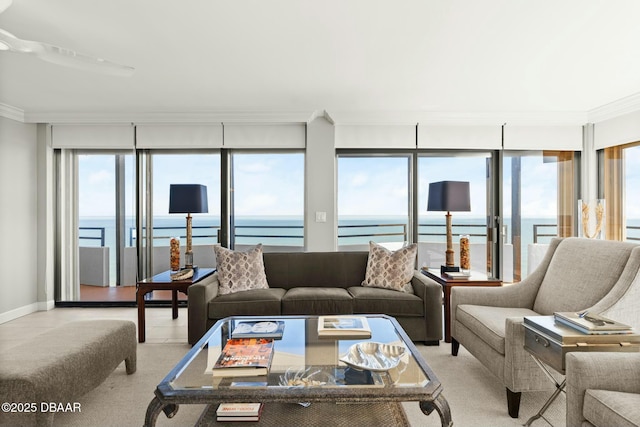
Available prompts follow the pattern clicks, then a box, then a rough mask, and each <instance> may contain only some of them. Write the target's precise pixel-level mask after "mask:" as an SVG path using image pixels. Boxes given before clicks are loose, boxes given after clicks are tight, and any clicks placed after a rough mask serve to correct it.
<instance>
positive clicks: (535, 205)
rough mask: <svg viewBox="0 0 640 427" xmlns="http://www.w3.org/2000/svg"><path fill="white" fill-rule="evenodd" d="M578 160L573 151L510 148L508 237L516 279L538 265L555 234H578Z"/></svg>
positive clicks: (506, 155) (506, 169)
mask: <svg viewBox="0 0 640 427" xmlns="http://www.w3.org/2000/svg"><path fill="white" fill-rule="evenodd" d="M576 160H577V159H576V155H575V153H574V152H570V151H522V152H515V151H512V152H509V151H507V152H505V153H504V168H503V189H502V192H503V230H502V236H503V239H504V242H505V257H506V258H505V269H506V268H511V269H512V271H513V281H515V282H518V281H520V280H522V279H523V278H525V277H526V276H527V275H529V274H530V273H531V272H532V271H533V270H534V269H535V268H536V267H537V265H538V264H539V262H540V261H541V259H542V257H543V256H544V254H545V252H546V250H547V245H548V243H549V241H550V240H551V238H553V237H556V236H558V237H569V236H573V235H575V230H576V224H575V221H574V218H575V215H576V213H577V191H576V184H575V183H576V182H578V179H577V171H576ZM509 259H510V261H509ZM509 264H510V265H509Z"/></svg>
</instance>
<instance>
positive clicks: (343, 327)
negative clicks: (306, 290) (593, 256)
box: [318, 315, 371, 339]
mask: <svg viewBox="0 0 640 427" xmlns="http://www.w3.org/2000/svg"><path fill="white" fill-rule="evenodd" d="M318 337H320V338H338V339H340V338H342V339H355V338H371V328H370V327H369V322H367V318H366V317H364V316H344V315H343V316H319V317H318Z"/></svg>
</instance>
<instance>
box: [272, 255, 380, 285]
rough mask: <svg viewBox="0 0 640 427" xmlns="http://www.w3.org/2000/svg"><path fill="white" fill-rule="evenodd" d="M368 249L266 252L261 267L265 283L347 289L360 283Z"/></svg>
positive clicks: (365, 265)
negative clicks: (365, 250)
mask: <svg viewBox="0 0 640 427" xmlns="http://www.w3.org/2000/svg"><path fill="white" fill-rule="evenodd" d="M368 256H369V253H368V252H360V251H358V252H268V253H265V254H264V269H265V272H266V274H267V281H268V282H269V286H272V287H274V288H284V289H291V288H295V287H296V286H306V287H320V288H345V289H346V288H348V287H349V286H358V285H360V283H362V279H363V278H364V274H365V272H366V270H367V257H368Z"/></svg>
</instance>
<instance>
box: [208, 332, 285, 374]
mask: <svg viewBox="0 0 640 427" xmlns="http://www.w3.org/2000/svg"><path fill="white" fill-rule="evenodd" d="M272 358H273V340H272V339H267V338H232V339H230V340H228V341H227V343H226V344H225V346H224V348H223V349H222V352H221V353H220V356H218V359H217V360H216V362H215V364H214V365H213V368H212V369H211V372H212V373H213V376H214V377H242V376H255V375H267V373H268V372H269V367H270V365H271V359H272Z"/></svg>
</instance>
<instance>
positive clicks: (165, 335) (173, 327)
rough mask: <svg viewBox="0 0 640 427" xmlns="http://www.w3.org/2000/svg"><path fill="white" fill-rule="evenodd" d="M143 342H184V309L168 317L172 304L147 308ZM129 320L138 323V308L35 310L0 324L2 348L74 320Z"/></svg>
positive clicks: (185, 324) (185, 340)
mask: <svg viewBox="0 0 640 427" xmlns="http://www.w3.org/2000/svg"><path fill="white" fill-rule="evenodd" d="M145 315H146V316H145V319H146V342H148V343H165V342H175V343H186V342H187V309H186V308H180V309H179V314H178V318H177V319H172V318H171V307H148V308H147V309H146V312H145ZM105 318H107V319H128V320H132V321H133V322H135V323H136V325H137V323H138V310H137V308H135V307H130V308H120V307H116V308H111V307H109V308H67V307H65V308H54V309H53V310H50V311H38V312H36V313H32V314H29V315H26V316H22V317H19V318H17V319H14V320H11V321H9V322H5V323H3V324H0V343H1V344H0V345H1V346H2V349H3V350H4V349H8V348H11V347H14V346H16V345H18V344H20V343H22V342H24V341H27V340H29V339H31V338H33V337H35V336H37V335H40V334H42V333H45V332H47V331H48V330H50V329H53V328H55V327H57V326H60V325H62V324H64V323H67V322H70V321H73V320H83V319H105Z"/></svg>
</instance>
